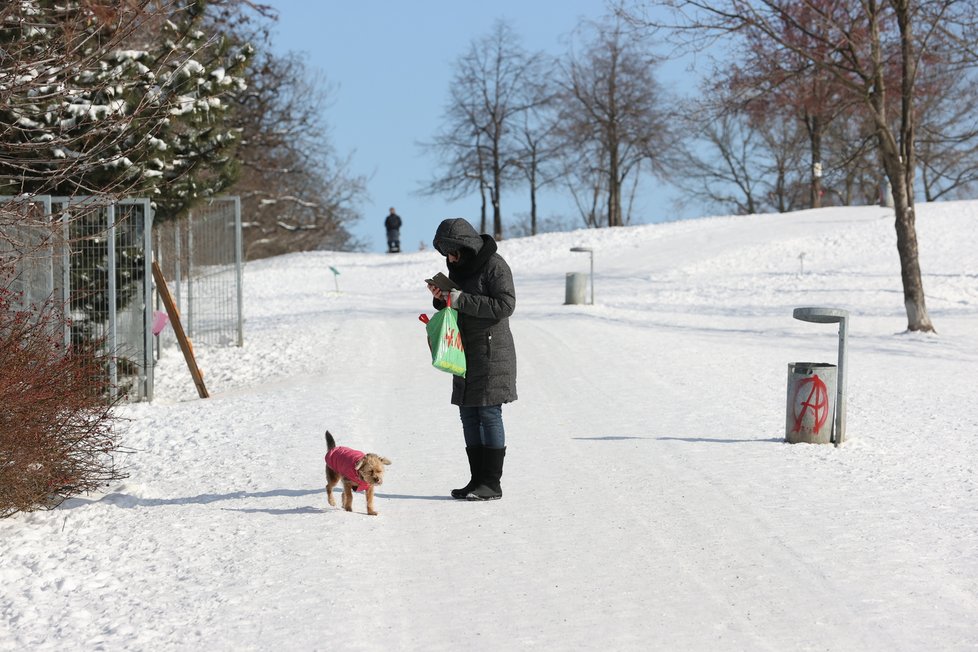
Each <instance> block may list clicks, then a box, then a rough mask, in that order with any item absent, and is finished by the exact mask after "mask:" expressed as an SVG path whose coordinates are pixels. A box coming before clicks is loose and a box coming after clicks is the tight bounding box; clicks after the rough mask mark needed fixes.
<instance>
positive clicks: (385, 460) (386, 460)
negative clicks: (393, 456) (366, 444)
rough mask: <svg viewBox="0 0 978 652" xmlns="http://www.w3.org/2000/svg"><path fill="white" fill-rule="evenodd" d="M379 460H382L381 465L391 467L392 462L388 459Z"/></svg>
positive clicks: (379, 458) (380, 458) (381, 458)
mask: <svg viewBox="0 0 978 652" xmlns="http://www.w3.org/2000/svg"><path fill="white" fill-rule="evenodd" d="M377 459H378V460H380V463H381V464H386V465H388V466H390V463H391V461H390V460H389V459H387V458H386V457H378V458H377Z"/></svg>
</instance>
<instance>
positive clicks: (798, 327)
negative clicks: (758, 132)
mask: <svg viewBox="0 0 978 652" xmlns="http://www.w3.org/2000/svg"><path fill="white" fill-rule="evenodd" d="M446 217H447V216H446ZM893 221H894V218H893V212H892V210H891V209H886V208H880V207H860V208H827V209H821V210H812V211H802V212H798V213H791V214H782V215H758V216H746V217H718V218H709V219H698V220H691V221H682V222H674V223H665V224H655V225H645V226H633V227H625V228H618V229H599V230H581V231H575V232H569V233H558V234H547V235H542V236H537V237H532V238H522V239H513V240H506V241H503V242H501V243H500V247H499V250H500V253H502V255H503V256H504V257H505V258H506V259H507V261H508V262H509V263H510V265H511V267H512V269H513V272H514V276H515V280H516V286H517V296H518V303H517V309H516V313H515V315H514V316H513V318H512V329H513V332H514V336H515V338H516V344H517V350H518V355H519V380H518V388H519V393H520V399H519V400H518V401H517V402H515V403H512V404H509V405H506V406H505V407H504V410H503V414H504V418H505V424H506V435H507V446H508V450H507V456H506V466H505V472H504V475H503V482H502V486H503V493H504V497H503V498H502V500H499V501H493V502H486V503H475V502H466V501H458V500H452V499H451V498H450V497H449V491H450V490H451V489H452V488H454V487H459V486H461V485H462V484H464V483H465V481H466V480H467V479H468V475H467V466H466V459H465V451H464V444H463V441H462V435H461V427H460V423H459V420H458V412H457V409H456V408H455V407H453V406H451V405H450V404H449V395H450V385H451V377H450V376H449V375H447V374H444V373H441V372H439V371H436V370H435V369H433V368H432V367H431V365H430V362H431V361H430V356H429V353H428V349H427V344H426V341H425V334H424V328H423V326H422V324H421V323H420V322H419V321H418V315H419V314H420V313H429V314H430V313H431V312H432V308H431V303H430V295H429V293H428V291H427V290H426V288H425V285H424V281H423V279H425V278H427V277H429V276H430V275H431V274H432V273H434V272H436V271H439V270H442V269H444V260H443V259H442V258H441V257H440V256H439V255H438V254H437V253H436V252H434V251H433V250H431V249H428V250H427V251H418V252H413V253H403V254H396V255H387V254H353V253H333V252H316V253H305V254H293V255H288V256H283V257H279V258H274V259H269V260H263V261H257V262H252V263H249V264H248V265H247V266H246V268H245V283H246V286H245V287H246V290H245V301H246V305H245V314H246V330H245V339H246V342H245V346H244V347H243V348H235V347H230V348H207V347H203V346H199V347H197V351H196V353H197V357H198V361H199V363H200V366H201V368H202V369H203V371H204V374H205V381H206V383H207V386H208V389H209V390H210V392H211V394H212V396H211V397H210V398H208V399H200V398H198V397H197V394H196V389H195V386H194V383H193V381H192V379H191V377H190V374H189V372H188V371H187V369H186V366H185V364H184V361H183V358H182V356H181V354H180V353H179V351H178V350H177V349H176V348H172V347H171V348H169V349H167V350H166V351H165V352H164V354H163V356H162V358H161V360H160V363H159V365H158V366H157V369H156V400H155V401H153V402H152V403H142V404H135V405H128V406H125V407H124V408H123V409H122V414H123V415H124V416H125V417H126V418H127V419H128V420H129V421H128V422H127V426H126V431H125V433H124V435H123V443H124V445H125V446H127V447H129V448H131V449H133V451H134V452H133V453H131V454H130V455H127V456H126V457H125V458H124V459H122V460H121V461H122V462H124V463H125V464H126V466H127V467H128V471H129V474H130V475H129V478H128V479H127V480H126V481H125V482H124V483H122V484H119V485H117V486H112V487H108V488H107V490H106V492H105V494H103V495H93V496H87V497H79V498H75V499H71V500H69V501H66V502H65V503H64V504H63V505H62V506H61V507H59V508H58V509H56V510H53V511H49V512H35V513H31V514H21V515H17V516H15V517H13V518H9V519H6V520H4V521H0V650H3V651H7V650H59V651H61V650H147V651H148V650H152V651H159V650H204V649H206V650H273V651H276V652H280V651H283V650H326V651H335V650H354V651H355V650H368V651H372V650H425V651H431V650H446V651H447V650H486V651H489V650H493V651H495V650H532V649H544V650H616V651H617V650H656V649H658V650H809V649H812V650H815V649H817V650H845V651H858V650H890V651H892V650H925V649H926V650H938V649H939V650H965V649H974V648H975V647H978V491H976V488H978V474H976V459H978V398H976V382H978V380H976V372H978V364H976V363H978V239H976V236H975V233H976V228H975V227H976V224H978V202H948V203H940V204H930V205H921V206H919V207H918V218H917V231H918V234H919V240H920V261H921V267H922V270H923V283H924V289H925V291H926V294H927V307H928V309H929V312H930V315H931V317H932V319H933V322H934V325H935V327H936V329H937V334H930V335H925V334H919V333H906V332H904V331H905V328H906V313H905V309H904V303H903V290H902V285H901V281H900V264H899V259H898V255H897V250H896V234H895V231H894V226H893ZM577 246H582V247H590V248H592V249H593V251H594V304H593V305H587V304H585V305H564V296H565V294H564V292H565V275H566V273H568V272H583V273H585V274H588V273H589V272H590V256H589V254H587V253H576V252H571V251H570V248H571V247H577ZM802 254H804V256H802ZM331 266H332V267H335V268H336V269H337V270H338V271H339V272H340V275H339V276H338V277H337V278H336V279H335V284H334V277H333V274H332V273H331V271H330V267H331ZM337 284H338V287H339V292H337V291H336V287H337ZM588 296H590V293H588ZM803 306H824V307H832V308H842V309H846V310H848V311H850V315H851V318H850V322H849V338H848V344H849V346H848V368H847V376H848V382H847V390H848V391H847V430H846V435H847V438H848V439H847V441H846V442H845V443H844V444H843V445H842V446H839V447H835V446H832V445H812V444H787V443H785V442H784V439H785V428H786V425H785V424H786V414H785V412H786V392H787V365H788V363H791V362H797V361H808V362H826V363H834V362H835V361H836V356H837V351H838V328H837V326H836V325H835V324H815V323H809V322H803V321H800V320H797V319H794V318H793V317H792V311H793V309H794V308H796V307H803ZM326 429H329V430H330V431H331V432H332V433H333V435H334V436H335V437H336V439H337V440H338V443H339V444H340V445H345V446H350V447H353V448H358V449H360V450H364V451H368V452H375V453H379V454H381V455H384V456H386V457H388V458H390V459H391V460H392V462H393V464H392V465H391V466H390V467H388V470H387V476H386V481H385V482H384V484H383V486H382V487H380V488H379V489H378V491H377V498H376V505H377V508H378V510H379V512H380V514H379V515H378V516H367V515H366V513H365V502H364V497H363V495H362V494H357V495H355V496H354V503H353V507H354V509H353V512H352V513H347V512H345V511H343V510H342V509H341V508H339V507H329V506H328V504H327V501H326V495H325V488H324V473H323V456H324V454H325V442H324V439H323V433H324V431H325V430H326ZM335 491H336V492H337V494H338V493H339V491H340V490H339V488H337V489H336V490H335ZM337 497H338V496H337Z"/></svg>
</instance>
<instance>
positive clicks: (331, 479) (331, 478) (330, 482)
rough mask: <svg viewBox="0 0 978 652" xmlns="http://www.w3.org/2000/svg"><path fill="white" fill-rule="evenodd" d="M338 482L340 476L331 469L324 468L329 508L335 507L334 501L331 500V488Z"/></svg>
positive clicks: (333, 499)
mask: <svg viewBox="0 0 978 652" xmlns="http://www.w3.org/2000/svg"><path fill="white" fill-rule="evenodd" d="M339 481H340V474H339V473H337V472H336V471H334V470H333V469H331V468H329V467H328V466H327V467H326V500H328V501H329V505H330V507H336V499H335V498H333V487H335V486H336V483H337V482H339Z"/></svg>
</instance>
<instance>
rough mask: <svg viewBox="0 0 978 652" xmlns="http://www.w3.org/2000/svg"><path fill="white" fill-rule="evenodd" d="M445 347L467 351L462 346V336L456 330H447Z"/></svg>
mask: <svg viewBox="0 0 978 652" xmlns="http://www.w3.org/2000/svg"><path fill="white" fill-rule="evenodd" d="M445 346H447V347H449V348H454V349H458V350H459V351H464V350H465V347H464V346H462V335H461V334H460V333H459V332H458V331H457V330H455V329H454V328H446V329H445Z"/></svg>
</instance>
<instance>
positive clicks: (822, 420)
mask: <svg viewBox="0 0 978 652" xmlns="http://www.w3.org/2000/svg"><path fill="white" fill-rule="evenodd" d="M837 383H838V367H836V366H835V365H834V364H828V363H824V362H792V363H789V364H788V402H787V414H786V418H785V427H784V438H785V441H787V442H788V443H789V444H799V443H805V444H830V443H832V442H833V441H834V437H833V431H834V429H835V411H836V409H837V405H836V403H837V402H838V400H837V388H838V384H837Z"/></svg>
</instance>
